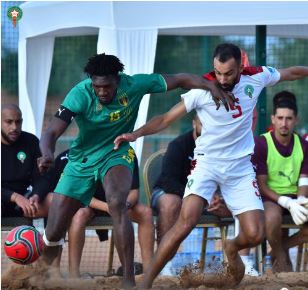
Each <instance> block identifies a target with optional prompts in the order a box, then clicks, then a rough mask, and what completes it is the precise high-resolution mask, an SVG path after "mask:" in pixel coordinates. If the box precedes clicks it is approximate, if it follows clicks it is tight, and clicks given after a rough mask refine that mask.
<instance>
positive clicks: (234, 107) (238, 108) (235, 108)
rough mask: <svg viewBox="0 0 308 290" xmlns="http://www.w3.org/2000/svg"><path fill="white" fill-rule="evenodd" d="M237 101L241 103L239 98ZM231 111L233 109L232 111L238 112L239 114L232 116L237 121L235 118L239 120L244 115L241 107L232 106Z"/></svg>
mask: <svg viewBox="0 0 308 290" xmlns="http://www.w3.org/2000/svg"><path fill="white" fill-rule="evenodd" d="M235 100H236V101H237V102H238V101H239V100H238V98H236V99H235ZM230 109H231V110H232V111H235V110H237V113H236V114H233V115H232V118H234V119H235V118H238V117H240V116H242V115H243V113H242V108H241V106H240V105H230Z"/></svg>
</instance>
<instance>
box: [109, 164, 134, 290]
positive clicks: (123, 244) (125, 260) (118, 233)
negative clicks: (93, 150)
mask: <svg viewBox="0 0 308 290" xmlns="http://www.w3.org/2000/svg"><path fill="white" fill-rule="evenodd" d="M131 183H132V174H131V172H130V170H129V169H128V168H127V167H125V166H122V165H118V166H114V167H112V168H110V169H109V171H108V172H107V174H106V175H105V177H104V184H103V186H104V189H105V192H106V200H107V203H108V207H109V211H110V215H111V217H112V220H113V227H114V229H113V233H114V243H115V246H116V249H117V251H118V254H119V259H120V261H121V264H122V267H123V287H124V288H126V289H129V288H132V287H134V286H135V284H136V282H135V275H134V245H135V240H134V229H133V225H132V223H131V221H130V219H129V217H128V214H127V208H126V199H127V196H128V192H129V190H130V187H131Z"/></svg>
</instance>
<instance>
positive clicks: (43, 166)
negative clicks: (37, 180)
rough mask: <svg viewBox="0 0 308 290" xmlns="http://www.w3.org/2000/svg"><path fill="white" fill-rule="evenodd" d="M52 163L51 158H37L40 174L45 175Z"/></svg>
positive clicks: (52, 159)
mask: <svg viewBox="0 0 308 290" xmlns="http://www.w3.org/2000/svg"><path fill="white" fill-rule="evenodd" d="M53 163H54V158H53V157H52V156H42V157H39V158H37V166H38V169H39V171H40V173H45V172H46V171H47V170H48V169H49V168H50V167H51V166H52V165H53Z"/></svg>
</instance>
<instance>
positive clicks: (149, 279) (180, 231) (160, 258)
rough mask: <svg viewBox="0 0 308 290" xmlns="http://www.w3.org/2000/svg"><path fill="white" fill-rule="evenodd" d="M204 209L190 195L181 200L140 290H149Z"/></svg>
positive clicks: (198, 198) (199, 201) (197, 200)
mask: <svg viewBox="0 0 308 290" xmlns="http://www.w3.org/2000/svg"><path fill="white" fill-rule="evenodd" d="M203 208H204V200H203V199H202V198H201V197H199V196H196V195H190V196H188V197H186V198H185V199H184V200H183V204H182V209H181V212H180V215H179V218H178V219H177V221H176V223H175V224H174V225H173V227H172V228H171V229H170V230H169V231H168V232H167V233H166V234H165V235H164V237H163V238H162V240H161V242H160V244H159V246H158V249H157V251H156V253H155V255H154V257H153V259H152V261H151V263H150V265H149V268H148V271H147V272H146V273H145V275H144V278H143V281H142V282H141V284H140V288H141V289H149V288H151V287H152V283H153V281H154V279H155V278H156V276H157V275H158V274H159V273H160V271H161V270H162V269H163V267H164V266H165V265H166V264H167V262H168V261H169V260H170V259H172V257H173V256H174V255H175V254H176V252H177V249H178V248H179V246H180V244H181V242H182V241H183V240H184V239H185V238H186V237H187V236H188V234H189V233H190V232H191V230H192V229H193V228H194V227H195V225H196V224H197V222H198V220H199V218H200V216H201V214H202V211H203Z"/></svg>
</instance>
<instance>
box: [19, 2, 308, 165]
mask: <svg viewBox="0 0 308 290" xmlns="http://www.w3.org/2000/svg"><path fill="white" fill-rule="evenodd" d="M20 7H21V9H22V10H23V18H22V19H21V21H20V26H19V27H20V28H19V52H18V54H19V56H18V66H19V103H20V107H21V109H22V111H23V112H24V127H23V129H24V130H26V131H28V132H32V133H33V134H36V135H37V136H40V135H41V130H42V125H43V118H44V111H45V104H46V96H47V89H48V82H49V77H50V71H51V65H52V57H53V46H54V40H55V37H58V36H72V35H86V34H98V42H97V52H98V53H101V52H106V53H108V54H114V55H117V56H118V57H119V58H120V59H121V61H122V62H123V63H124V64H125V72H126V73H127V74H135V73H151V72H153V68H154V60H155V51H156V42H157V35H158V34H169V35H231V34H232V35H254V33H255V25H267V34H268V35H276V36H283V37H304V38H308V2H276V1H275V2H263V1H262V2H229V1H228V2H217V1H216V2H206V1H202V2H199V1H198V2H197V1H196V2H191V1H183V2H182V1H181V2H180V1H179V2H177V1H170V2H169V1H165V2H160V1H125V2H124V1H123V2H122V1H115V2H113V1H99V2H86V1H84V2H77V1H76V2H73V1H71V2H37V1H31V2H26V3H24V4H22V5H21V6H20ZM68 69H69V68H68ZM148 104H149V96H145V97H144V98H143V100H142V103H141V106H140V110H139V111H140V112H142V114H139V116H138V119H137V122H136V127H139V126H141V125H142V124H144V123H145V121H146V117H147V114H146V112H147V109H148ZM142 144H143V140H142V139H141V138H140V139H139V140H138V142H137V143H136V144H134V145H135V149H136V153H137V157H139V160H140V157H141V152H142Z"/></svg>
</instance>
